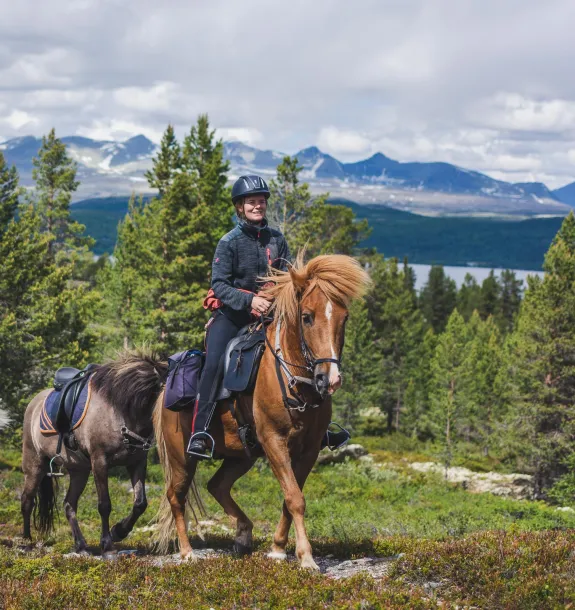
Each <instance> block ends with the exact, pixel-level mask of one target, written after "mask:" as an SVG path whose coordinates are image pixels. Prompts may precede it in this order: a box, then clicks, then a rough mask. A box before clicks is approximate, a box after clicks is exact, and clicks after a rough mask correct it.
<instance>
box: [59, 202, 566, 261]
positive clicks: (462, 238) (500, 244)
mask: <svg viewBox="0 0 575 610" xmlns="http://www.w3.org/2000/svg"><path fill="white" fill-rule="evenodd" d="M129 200H130V198H129V197H106V198H102V199H86V200H84V201H80V202H78V203H75V204H74V205H73V206H72V208H71V210H72V217H73V218H74V219H76V220H77V221H78V222H80V223H82V224H83V225H85V226H86V231H87V233H89V234H90V235H91V236H92V237H93V238H94V239H95V240H96V243H95V245H94V248H93V251H94V252H95V253H96V254H103V253H105V252H107V253H111V252H112V251H113V249H114V246H115V243H116V238H117V227H118V222H119V221H120V220H121V219H123V218H124V216H125V215H126V213H127V211H128V202H129ZM328 201H329V202H330V203H332V204H336V205H344V206H347V207H349V208H350V209H351V210H352V211H353V213H354V214H355V216H356V218H359V219H365V220H367V221H368V223H369V225H370V227H371V229H372V231H371V234H370V236H369V237H367V239H365V240H364V241H363V242H362V243H361V244H360V246H362V247H373V248H376V250H377V251H378V252H380V253H381V254H384V255H385V256H386V257H397V258H400V259H403V257H405V256H407V258H408V259H409V261H410V262H411V263H424V264H430V265H433V264H437V265H476V266H481V267H498V268H501V267H503V268H505V267H507V268H510V269H528V270H537V271H539V270H541V268H542V265H543V256H544V254H545V252H546V250H547V248H548V247H549V244H550V243H551V240H552V239H553V236H554V235H555V233H557V231H558V230H559V227H560V226H561V222H562V220H563V219H562V218H557V217H555V218H532V219H528V220H519V221H518V220H501V219H499V218H473V217H454V216H445V217H429V216H419V215H417V214H411V213H409V212H402V211H399V210H394V209H392V208H388V207H386V206H383V205H358V204H356V203H353V202H350V201H342V200H333V199H328Z"/></svg>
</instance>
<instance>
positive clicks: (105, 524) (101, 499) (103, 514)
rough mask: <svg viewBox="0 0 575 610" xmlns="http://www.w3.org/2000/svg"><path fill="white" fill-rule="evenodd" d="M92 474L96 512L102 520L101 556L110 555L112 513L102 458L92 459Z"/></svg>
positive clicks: (103, 458)
mask: <svg viewBox="0 0 575 610" xmlns="http://www.w3.org/2000/svg"><path fill="white" fill-rule="evenodd" d="M92 472H93V473H94V483H95V484H96V492H97V494H98V512H99V513H100V518H101V520H102V535H101V537H100V549H101V550H102V555H106V554H107V553H112V552H113V551H114V544H113V542H112V536H111V535H110V513H111V512H112V501H111V499H110V490H109V489H108V464H107V463H106V458H105V457H104V456H99V457H97V458H92Z"/></svg>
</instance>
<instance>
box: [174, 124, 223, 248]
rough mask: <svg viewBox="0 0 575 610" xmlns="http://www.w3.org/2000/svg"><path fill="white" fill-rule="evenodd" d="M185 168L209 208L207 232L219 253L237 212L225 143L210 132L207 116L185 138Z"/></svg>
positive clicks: (197, 193) (202, 201)
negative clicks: (230, 184) (222, 240)
mask: <svg viewBox="0 0 575 610" xmlns="http://www.w3.org/2000/svg"><path fill="white" fill-rule="evenodd" d="M182 165H183V168H184V171H185V172H187V173H188V174H189V175H190V176H191V177H192V182H193V185H194V190H195V192H196V197H197V202H198V205H205V206H208V207H209V210H210V216H211V220H210V223H209V224H208V226H207V227H205V230H206V231H208V232H209V234H210V236H211V240H212V245H213V249H214V250H215V248H216V246H217V243H218V241H219V240H220V239H221V237H222V235H224V234H225V233H227V232H228V231H229V230H230V229H231V228H232V226H233V217H234V209H233V206H232V205H231V192H230V189H229V188H228V187H227V186H226V183H227V173H228V171H229V169H230V164H229V163H228V162H227V161H225V160H224V143H223V141H222V140H217V141H216V140H215V131H213V130H210V123H209V120H208V115H207V114H201V115H200V116H199V117H198V121H197V124H196V125H194V126H192V128H191V130H190V133H189V134H188V135H187V137H186V138H185V139H184V145H183V150H182ZM210 247H211V246H210Z"/></svg>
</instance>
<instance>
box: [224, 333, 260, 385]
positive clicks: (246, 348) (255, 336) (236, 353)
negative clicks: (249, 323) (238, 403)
mask: <svg viewBox="0 0 575 610" xmlns="http://www.w3.org/2000/svg"><path fill="white" fill-rule="evenodd" d="M264 332H265V331H263V330H261V329H260V330H257V331H254V332H252V333H248V334H246V335H244V336H243V337H242V340H241V341H239V342H238V343H237V344H236V345H235V346H234V348H233V349H232V350H231V352H230V359H229V362H228V363H227V368H226V373H225V377H224V384H223V385H224V388H226V390H230V391H231V392H251V391H252V390H253V389H254V387H255V385H256V378H257V375H258V369H259V368H260V360H261V358H262V355H263V353H264V350H265V335H264Z"/></svg>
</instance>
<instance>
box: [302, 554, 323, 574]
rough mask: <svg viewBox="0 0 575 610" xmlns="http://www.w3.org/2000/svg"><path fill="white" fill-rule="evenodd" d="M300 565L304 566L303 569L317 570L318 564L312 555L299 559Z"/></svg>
mask: <svg viewBox="0 0 575 610" xmlns="http://www.w3.org/2000/svg"><path fill="white" fill-rule="evenodd" d="M300 566H301V567H302V568H304V569H305V570H315V571H317V572H319V566H318V565H317V563H316V562H315V561H314V560H313V557H311V556H310V557H304V558H303V559H302V560H301V564H300Z"/></svg>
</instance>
